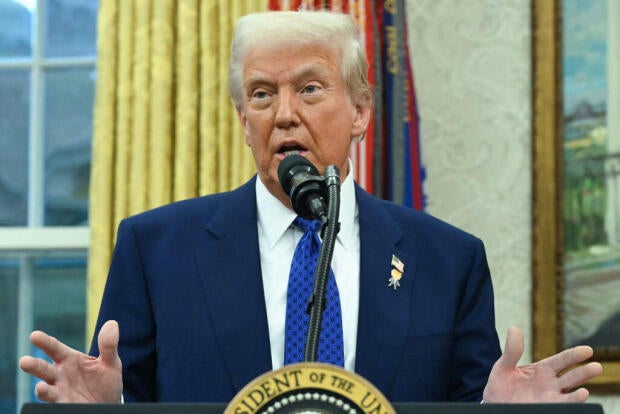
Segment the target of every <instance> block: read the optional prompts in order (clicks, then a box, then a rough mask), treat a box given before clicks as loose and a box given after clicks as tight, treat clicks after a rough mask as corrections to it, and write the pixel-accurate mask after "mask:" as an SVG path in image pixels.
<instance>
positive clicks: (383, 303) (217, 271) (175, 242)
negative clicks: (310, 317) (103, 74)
mask: <svg viewBox="0 0 620 414" xmlns="http://www.w3.org/2000/svg"><path fill="white" fill-rule="evenodd" d="M255 179H256V178H254V179H252V180H250V181H249V182H248V183H246V184H245V185H243V186H242V187H240V188H238V189H236V190H234V191H231V192H228V193H221V194H216V195H210V196H206V197H201V198H196V199H191V200H186V201H181V202H177V203H173V204H170V205H167V206H164V207H161V208H157V209H155V210H152V211H149V212H146V213H142V214H139V215H137V216H134V217H130V218H128V219H125V220H124V221H123V222H122V223H121V225H120V227H119V231H118V239H117V244H116V248H115V251H114V255H113V259H112V263H111V266H110V273H109V276H108V281H107V284H106V288H105V292H104V296H103V301H102V304H101V310H100V314H99V320H98V323H97V330H96V333H95V338H96V335H97V332H98V331H99V329H100V327H101V325H102V324H103V322H105V321H107V320H109V319H114V320H117V321H118V322H119V325H120V345H119V354H120V357H121V360H122V362H123V382H124V396H125V400H126V401H203V402H226V401H229V400H230V399H231V398H232V397H233V396H234V395H235V394H236V393H237V392H238V391H239V390H240V389H241V388H242V387H243V386H244V385H246V384H247V383H248V382H249V381H250V380H252V379H253V378H255V377H256V376H258V375H259V374H261V373H263V372H265V371H268V370H270V369H271V356H270V345H269V334H268V328H267V315H266V310H265V300H264V294H263V284H262V279H261V267H260V256H259V249H258V233H257V213H256V197H255ZM356 196H357V203H358V208H359V226H360V241H361V254H360V256H361V257H360V260H361V263H360V298H359V303H360V307H359V308H360V309H359V323H358V332H357V354H356V366H355V371H356V372H357V373H358V374H360V375H362V376H363V377H365V378H366V379H368V380H370V381H371V382H372V383H373V384H374V385H375V386H377V387H378V388H379V389H380V390H381V391H382V392H383V393H384V394H385V395H386V397H387V398H388V399H389V400H391V401H476V400H480V399H481V396H482V390H483V389H484V386H485V384H486V381H487V378H488V375H489V372H490V369H491V366H492V364H493V363H494V362H495V360H496V359H497V358H498V357H499V355H500V348H499V343H498V339H497V334H496V331H495V321H494V309H493V291H492V287H491V278H490V275H489V269H488V265H487V261H486V257H485V253H484V247H483V245H482V242H481V241H480V240H479V239H477V238H475V237H473V236H471V235H469V234H467V233H465V232H463V231H461V230H458V229H456V228H455V227H452V226H450V225H448V224H446V223H443V222H441V221H439V220H437V219H435V218H433V217H431V216H429V215H427V214H424V213H420V212H416V211H413V210H411V209H409V208H404V207H401V206H398V205H396V204H393V203H390V202H386V201H383V200H380V199H378V198H375V197H373V196H371V195H369V194H368V193H366V192H365V191H364V190H362V189H361V188H359V187H357V188H356ZM393 254H395V255H396V256H397V257H399V258H400V259H401V260H402V262H403V263H404V264H405V271H404V274H403V276H402V279H401V284H400V288H398V289H397V290H394V289H393V288H392V287H388V279H389V277H390V271H391V258H392V255H393ZM340 289H346V286H340ZM91 353H92V354H93V355H97V354H98V350H97V344H96V340H95V341H93V348H92V349H91Z"/></svg>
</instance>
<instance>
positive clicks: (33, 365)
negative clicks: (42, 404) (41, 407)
mask: <svg viewBox="0 0 620 414" xmlns="http://www.w3.org/2000/svg"><path fill="white" fill-rule="evenodd" d="M118 338H119V331H118V323H117V322H116V321H107V322H106V323H105V324H104V325H103V326H102V327H101V330H100V331H99V336H98V337H97V341H98V343H99V351H100V353H101V354H100V355H99V358H95V357H91V356H89V355H86V354H83V353H82V352H79V351H76V350H75V349H73V348H70V347H68V346H67V345H65V344H63V343H62V342H60V341H58V340H57V339H56V338H53V337H51V336H49V335H47V334H45V333H44V332H41V331H34V332H33V333H32V334H31V335H30V341H31V342H32V344H33V345H34V346H36V347H37V348H39V349H41V350H42V351H43V352H45V353H46V354H47V356H49V357H50V358H51V359H52V360H53V361H54V363H53V364H50V363H49V362H47V361H45V360H43V359H39V358H33V357H31V356H24V357H22V358H21V359H20V360H19V366H20V368H21V369H23V370H24V371H26V372H27V373H29V374H32V375H34V376H35V377H37V378H40V379H42V380H43V381H42V382H39V383H38V384H37V386H36V388H35V392H36V395H37V398H38V399H40V400H42V401H47V402H71V403H85V402H102V403H103V402H107V403H117V402H120V401H121V394H122V391H123V378H122V375H123V374H122V365H121V360H120V358H119V356H118V352H117V351H118Z"/></svg>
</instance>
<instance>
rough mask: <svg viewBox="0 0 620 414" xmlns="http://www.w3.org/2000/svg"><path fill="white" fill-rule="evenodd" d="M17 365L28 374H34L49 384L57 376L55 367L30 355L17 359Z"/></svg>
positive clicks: (54, 380)
mask: <svg viewBox="0 0 620 414" xmlns="http://www.w3.org/2000/svg"><path fill="white" fill-rule="evenodd" d="M19 367H20V368H21V369H22V370H24V371H25V372H27V373H28V374H30V375H34V376H35V377H37V378H40V379H42V380H43V381H45V382H47V383H49V384H53V383H54V382H56V378H57V377H58V372H57V371H56V367H54V366H53V365H52V364H50V363H49V362H47V361H45V360H43V359H40V358H33V357H31V356H25V357H22V358H21V359H20V360H19Z"/></svg>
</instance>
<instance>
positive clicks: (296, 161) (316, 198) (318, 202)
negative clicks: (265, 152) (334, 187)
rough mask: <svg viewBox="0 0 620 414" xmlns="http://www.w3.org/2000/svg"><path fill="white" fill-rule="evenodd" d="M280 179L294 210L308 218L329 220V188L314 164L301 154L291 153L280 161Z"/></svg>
mask: <svg viewBox="0 0 620 414" xmlns="http://www.w3.org/2000/svg"><path fill="white" fill-rule="evenodd" d="M278 179H279V180H280V185H281V186H282V189H283V190H284V192H285V193H286V194H287V195H288V196H289V197H290V199H291V203H292V204H293V210H295V212H296V213H297V215H298V216H300V217H302V218H305V219H308V220H321V222H322V223H325V222H326V221H327V207H326V205H325V200H327V189H326V187H325V183H324V178H323V177H321V176H320V175H319V171H318V170H317V169H316V167H315V166H314V165H312V163H311V162H310V161H308V160H307V159H305V158H304V157H302V156H301V155H289V156H288V157H286V158H284V159H283V160H282V161H280V166H279V167H278Z"/></svg>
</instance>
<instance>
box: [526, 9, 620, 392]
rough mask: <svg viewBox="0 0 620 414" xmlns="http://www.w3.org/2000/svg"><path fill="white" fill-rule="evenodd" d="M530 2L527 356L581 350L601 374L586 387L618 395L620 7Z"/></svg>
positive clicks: (619, 312)
mask: <svg viewBox="0 0 620 414" xmlns="http://www.w3.org/2000/svg"><path fill="white" fill-rule="evenodd" d="M532 6H533V9H532V13H533V16H532V17H533V32H532V33H533V36H532V38H533V44H532V56H533V74H534V76H533V119H534V121H533V131H534V133H533V143H532V147H533V163H532V167H533V175H532V176H533V193H532V197H533V211H532V218H533V227H532V238H533V251H532V258H533V270H532V274H533V312H532V315H533V329H534V336H533V356H534V359H536V360H538V359H542V358H544V357H547V356H549V355H551V354H554V353H556V352H559V351H560V350H562V349H565V348H568V347H571V346H574V345H578V344H588V345H590V346H592V347H593V348H594V353H595V357H594V358H595V359H596V360H598V361H600V362H601V363H602V364H603V368H604V373H603V375H602V376H600V377H599V378H596V379H595V380H594V381H592V383H591V384H590V389H591V390H592V391H594V392H617V391H620V125H619V123H620V120H619V119H616V118H618V116H617V115H616V117H612V116H609V114H620V99H619V98H620V67H619V66H618V65H620V63H619V61H620V2H617V1H613V0H612V1H608V0H592V1H587V2H585V1H580V0H534V1H533V2H532ZM609 16H615V17H617V21H616V20H614V19H613V18H612V17H609ZM615 17H614V18H615Z"/></svg>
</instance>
